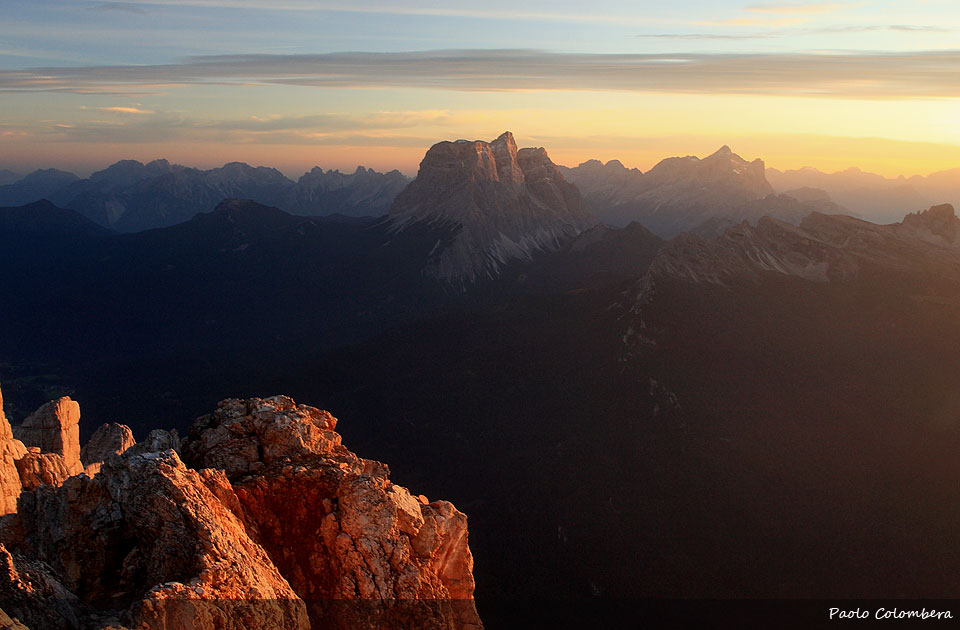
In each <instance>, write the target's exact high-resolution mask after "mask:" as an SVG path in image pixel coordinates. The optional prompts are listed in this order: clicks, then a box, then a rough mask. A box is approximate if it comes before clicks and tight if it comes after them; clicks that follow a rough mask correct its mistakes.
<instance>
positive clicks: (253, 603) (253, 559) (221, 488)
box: [0, 396, 482, 630]
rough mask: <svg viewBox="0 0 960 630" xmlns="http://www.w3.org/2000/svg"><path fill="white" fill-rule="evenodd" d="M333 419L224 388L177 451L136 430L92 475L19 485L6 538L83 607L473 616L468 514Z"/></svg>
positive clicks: (221, 613) (149, 623) (214, 615)
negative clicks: (433, 495) (150, 443)
mask: <svg viewBox="0 0 960 630" xmlns="http://www.w3.org/2000/svg"><path fill="white" fill-rule="evenodd" d="M336 422H337V420H336V418H334V417H333V416H331V415H330V414H329V413H327V412H325V411H320V410H318V409H315V408H313V407H308V406H305V405H297V404H296V403H294V401H293V400H291V399H289V398H287V397H283V396H277V397H273V398H267V399H258V398H254V399H248V400H226V401H223V402H221V403H220V405H219V406H218V408H217V409H216V411H214V413H212V414H210V415H208V416H204V417H201V418H199V419H198V420H197V422H196V423H195V425H194V428H193V430H192V431H191V433H190V435H189V436H188V437H187V438H186V440H184V442H183V445H182V449H181V451H182V454H183V459H181V457H180V455H179V454H178V453H177V452H176V451H174V450H172V449H168V450H164V451H161V452H141V451H146V450H147V449H146V448H145V447H144V446H143V445H142V444H138V445H137V447H135V448H130V449H127V450H126V451H125V452H124V453H123V454H122V455H117V456H113V457H110V458H109V459H108V460H107V461H106V462H104V463H103V464H102V467H101V469H100V473H99V474H98V475H96V476H95V477H93V478H90V477H88V476H85V475H79V476H75V477H71V478H70V479H68V480H66V482H64V483H63V485H62V486H60V487H54V486H51V485H44V486H40V487H38V488H36V489H34V490H29V491H25V492H24V493H23V495H22V497H21V500H20V508H19V512H18V513H17V514H15V515H10V516H7V517H5V519H4V520H3V521H2V522H0V542H2V543H3V544H4V545H6V548H7V549H9V550H11V551H12V552H13V554H14V555H13V556H12V557H13V559H14V560H13V562H14V563H16V562H17V559H18V558H19V559H20V563H26V562H37V561H40V562H43V563H45V566H47V567H49V569H50V576H51V577H50V579H51V580H53V581H54V582H55V583H56V584H57V585H59V588H62V589H63V591H64V592H68V593H70V594H71V595H72V596H73V597H74V598H75V599H76V602H78V603H77V604H76V605H75V606H74V605H71V606H72V607H71V608H70V609H71V610H73V611H74V614H75V615H76V616H77V617H78V618H81V617H83V616H84V615H86V617H84V618H85V619H87V620H88V621H89V620H92V619H94V618H95V617H96V618H101V617H103V618H105V617H104V616H110V615H112V616H113V617H116V618H117V619H119V622H118V623H123V624H124V625H125V626H126V627H129V628H157V629H160V628H169V629H170V630H173V628H183V627H192V628H196V629H197V630H203V629H210V630H213V629H217V630H227V629H231V630H232V629H234V628H236V629H238V630H239V629H240V628H296V629H300V628H303V629H307V628H311V627H313V628H344V629H346V628H356V627H384V628H451V629H453V628H456V629H458V630H459V629H466V628H480V627H482V626H481V624H480V621H479V618H478V617H477V613H476V609H475V606H474V604H473V600H472V595H473V586H474V584H473V575H472V568H473V559H472V556H471V554H470V549H469V547H468V544H467V522H466V521H467V519H466V516H464V515H463V514H462V513H460V512H459V511H457V510H456V508H454V507H453V505H452V504H450V503H448V502H446V501H434V502H432V503H430V502H427V500H426V499H425V498H423V497H414V496H413V495H411V494H410V492H409V491H407V490H406V489H405V488H402V487H400V486H397V485H394V484H392V483H390V481H389V479H388V469H387V467H386V466H385V465H384V464H381V463H379V462H374V461H371V460H365V459H361V458H359V457H357V456H356V455H355V454H354V453H352V452H351V451H349V450H348V449H347V448H345V447H344V446H343V445H342V444H341V440H340V436H339V434H337V433H336V432H335V431H334V428H335V427H336ZM168 437H169V436H168ZM161 442H162V440H161ZM30 601H32V602H33V604H32V606H33V607H32V608H31V605H30V603H29V602H30ZM44 601H46V600H44V596H43V594H42V593H39V594H35V597H34V599H33V600H29V601H28V604H26V605H21V606H20V609H19V610H21V618H20V621H21V622H23V623H27V625H28V627H32V626H29V623H28V622H27V619H28V618H29V615H26V614H24V613H22V611H23V610H27V612H30V611H41V610H43V609H44V605H43V602H44ZM7 613H8V614H10V611H7ZM36 614H39V613H36ZM98 616H99V617H98ZM111 618H112V617H111ZM117 627H119V626H117Z"/></svg>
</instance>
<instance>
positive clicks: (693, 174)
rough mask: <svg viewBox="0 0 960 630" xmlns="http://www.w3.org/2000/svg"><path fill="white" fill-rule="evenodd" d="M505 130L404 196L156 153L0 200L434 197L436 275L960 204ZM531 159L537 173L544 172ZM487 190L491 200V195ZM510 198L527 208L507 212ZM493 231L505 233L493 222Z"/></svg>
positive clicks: (168, 219)
mask: <svg viewBox="0 0 960 630" xmlns="http://www.w3.org/2000/svg"><path fill="white" fill-rule="evenodd" d="M505 135H507V136H509V138H505V137H504V136H501V138H498V139H497V140H495V141H493V142H490V143H485V142H483V143H479V144H478V143H475V142H474V143H471V142H465V141H458V142H455V143H451V142H446V143H440V144H438V145H436V146H434V147H433V148H431V150H430V151H429V152H428V153H427V156H426V158H425V159H424V162H423V163H422V164H421V173H420V176H419V178H418V179H419V181H418V182H416V183H414V185H413V186H412V187H411V189H410V190H407V191H406V192H405V193H404V194H403V195H401V193H402V192H404V190H405V189H406V188H407V185H408V184H410V182H411V180H410V179H409V178H407V177H405V176H404V175H402V174H401V173H399V172H398V171H390V172H388V173H378V172H376V171H373V170H369V169H366V168H364V167H362V166H359V167H357V170H356V171H355V172H354V173H350V174H345V173H341V172H339V171H336V170H331V171H324V170H323V169H321V168H319V167H315V168H313V169H312V170H311V171H309V172H308V173H305V174H304V175H303V176H301V177H300V178H299V180H297V181H296V182H295V181H293V180H291V179H288V178H287V177H285V176H284V175H283V174H282V173H280V172H279V171H277V170H276V169H272V168H267V167H252V166H249V165H247V164H243V163H239V162H232V163H229V164H226V165H224V166H223V167H220V168H215V169H210V170H200V169H196V168H189V167H185V166H179V165H175V164H170V163H169V162H167V161H166V160H155V161H153V162H149V163H147V164H143V163H141V162H137V161H135V160H123V161H120V162H117V163H116V164H113V165H111V166H110V167H108V168H106V169H104V170H102V171H98V172H96V173H94V174H92V175H91V176H90V177H89V178H87V179H80V178H78V177H77V176H76V175H74V174H72V173H67V172H64V171H58V170H56V169H45V170H39V171H35V172H33V173H31V174H29V175H27V176H26V177H22V178H21V177H19V176H17V175H16V174H14V173H12V172H10V171H0V206H19V205H25V204H28V203H31V202H34V201H38V200H40V199H48V200H50V201H52V202H54V203H55V204H56V205H58V206H59V207H62V208H71V209H74V210H77V211H78V212H80V214H82V215H83V216H85V217H87V218H89V219H90V220H92V221H94V222H95V223H97V224H99V225H101V226H103V227H107V228H110V229H112V230H115V231H119V232H138V231H142V230H145V229H153V228H157V227H167V226H170V225H175V224H177V223H182V222H184V221H187V220H189V219H190V218H191V217H193V216H194V215H195V214H197V213H199V212H209V211H210V210H212V209H213V208H214V207H216V205H217V204H219V203H220V202H221V201H223V200H224V199H250V200H253V201H256V202H258V203H262V204H264V205H268V206H273V207H277V208H280V209H283V210H285V211H287V212H290V213H292V214H297V215H304V216H328V215H343V216H348V217H361V216H383V215H386V214H388V213H390V214H391V215H392V216H394V217H395V218H398V219H404V220H408V219H409V218H411V217H412V216H415V215H416V216H419V215H421V214H424V213H425V212H427V211H425V210H424V209H425V208H428V209H429V210H428V212H429V213H430V214H431V219H430V220H445V221H451V220H452V221H454V222H456V223H458V224H460V225H461V226H462V234H461V235H460V236H459V237H458V240H457V242H458V243H459V245H458V246H457V247H455V248H451V249H448V251H447V253H446V254H445V255H444V256H443V259H442V260H438V261H437V264H436V265H435V266H434V268H433V271H432V273H434V274H435V275H437V276H439V277H454V276H457V277H459V276H463V277H465V278H474V277H479V276H487V275H490V273H494V274H495V273H496V271H495V270H496V268H497V267H498V266H500V265H502V264H503V262H504V259H505V257H506V258H512V257H517V256H519V257H524V256H529V254H530V251H532V249H531V248H533V249H536V248H541V247H553V246H555V245H556V240H557V237H559V236H561V235H571V234H575V233H576V232H578V231H579V230H582V229H583V228H585V227H588V226H589V225H592V224H593V223H594V222H601V223H605V224H607V225H611V226H614V227H623V226H625V225H628V224H629V223H630V222H632V221H637V222H639V223H641V224H643V225H644V226H646V227H647V228H648V229H650V230H652V231H653V232H655V233H656V234H658V235H660V236H661V237H664V238H671V237H673V236H675V235H676V234H679V233H681V232H691V233H695V234H700V235H702V236H717V235H719V234H721V233H722V232H723V230H725V229H726V228H728V227H732V226H735V225H738V224H740V223H743V222H744V221H746V222H747V223H749V224H751V225H755V224H756V222H757V221H758V220H759V219H760V217H763V216H769V217H772V218H776V219H780V220H783V221H786V222H788V223H791V224H794V225H796V224H798V223H799V222H800V221H801V220H802V219H803V218H804V217H805V216H807V215H808V214H810V213H811V212H820V213H822V214H849V215H852V216H858V217H861V218H864V219H867V220H870V221H874V222H878V223H889V222H892V221H896V220H898V219H899V218H900V217H902V216H903V215H904V214H907V213H909V212H914V211H917V210H920V209H923V208H926V207H928V206H930V205H934V204H936V203H944V202H947V203H954V204H960V169H953V170H948V171H942V172H939V173H934V174H932V175H929V176H926V177H921V176H914V177H910V178H904V177H901V178H898V179H888V178H884V177H882V176H880V175H876V174H873V173H866V172H863V171H861V170H859V169H855V168H851V169H847V170H846V171H841V172H837V173H823V172H821V171H818V170H816V169H812V168H803V169H799V170H790V171H779V170H777V169H774V168H764V164H763V161H762V160H759V159H757V160H753V161H752V162H748V161H746V160H744V159H743V158H741V157H740V156H739V155H737V154H736V153H734V152H733V151H732V150H731V149H730V148H729V147H727V146H723V147H721V148H720V149H719V150H718V151H716V152H715V153H713V154H712V155H710V156H707V157H705V158H702V159H701V158H698V157H695V156H686V157H672V158H667V159H665V160H662V161H661V162H659V163H658V164H657V165H656V166H654V167H653V168H652V169H650V170H649V171H648V172H646V173H643V172H641V171H640V170H638V169H635V168H633V169H627V168H626V167H624V166H623V164H622V163H621V162H619V161H617V160H611V161H609V162H607V163H606V164H603V163H601V162H600V161H598V160H589V161H587V162H584V163H582V164H580V165H579V166H577V167H574V168H568V167H565V166H557V165H554V164H553V162H551V161H550V159H549V157H547V155H546V152H545V151H543V150H542V149H540V150H539V151H540V152H541V153H542V155H541V153H536V154H535V153H534V150H533V149H524V150H517V149H516V144H515V142H514V140H513V136H512V135H511V134H509V132H508V133H507V134H505ZM471 146H472V147H474V148H476V147H480V148H479V149H477V150H478V151H479V153H477V155H476V156H472V157H471V156H469V155H467V153H469V152H470V149H469V147H471ZM504 147H507V148H504ZM509 147H513V148H512V149H511V148H509ZM495 152H496V155H494V153H495ZM461 154H462V155H461ZM454 165H456V167H455V168H454ZM500 169H503V172H502V173H501V171H500ZM527 169H532V171H535V172H536V174H535V175H534V181H530V177H531V176H530V174H529V173H527ZM441 184H442V185H441ZM570 184H573V185H574V186H575V187H576V190H575V189H574V187H573V186H570ZM448 188H449V189H450V190H453V189H456V192H450V193H449V196H448V197H445V198H442V199H441V198H437V196H436V195H437V191H441V190H442V191H447V189H448ZM443 194H447V193H446V192H444V193H443ZM478 195H479V196H478ZM578 195H579V198H575V197H577V196H578ZM398 196H399V199H398V203H397V204H396V206H395V205H394V200H395V199H397V198H398ZM480 198H484V199H486V200H487V201H481V202H478V201H477V199H480ZM478 203H480V204H481V205H482V204H483V203H488V204H492V205H491V207H494V206H495V207H498V208H500V210H499V211H498V212H495V213H487V212H480V211H481V210H484V208H482V207H481V206H479V205H477V204H478ZM508 206H509V207H524V208H526V210H524V211H523V212H519V213H513V214H511V213H510V212H508V213H507V214H503V210H504V209H505V208H507V207H508ZM543 208H550V209H551V211H555V210H557V209H560V214H562V215H563V218H562V219H560V222H559V223H555V222H553V220H552V219H550V220H548V221H547V222H543V221H542V219H543ZM478 212H480V214H478ZM480 215H483V216H484V217H486V218H485V219H484V221H485V223H487V224H486V225H484V226H480V225H479V224H478V223H477V222H476V221H473V220H472V219H471V217H475V216H480ZM493 216H499V217H500V218H499V219H496V220H494V219H493V218H492V217H493ZM513 216H518V217H519V216H522V217H523V218H522V219H518V220H517V221H519V223H517V222H516V221H515V220H514V219H513V218H505V217H513ZM557 216H558V217H559V216H560V215H557ZM491 221H494V222H495V223H496V224H494V223H490V222H491ZM561 223H562V225H561ZM528 228H531V229H528ZM487 229H489V230H492V232H489V233H482V232H483V231H484V230H487ZM518 230H519V231H518ZM501 232H502V236H501ZM521 232H523V236H522V237H521V236H520V233H521ZM497 239H500V240H499V241H498V242H497V243H496V244H494V241H495V240H497ZM518 239H519V240H518ZM481 242H482V246H481ZM551 243H552V244H551ZM468 251H470V252H472V253H471V254H467V252H468ZM470 256H475V258H470ZM477 257H478V258H477Z"/></svg>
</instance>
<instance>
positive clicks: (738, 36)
mask: <svg viewBox="0 0 960 630" xmlns="http://www.w3.org/2000/svg"><path fill="white" fill-rule="evenodd" d="M884 31H891V32H901V33H950V32H953V29H949V28H943V27H940V26H913V25H908V24H875V25H868V26H856V25H850V26H826V27H823V28H790V29H777V30H773V31H752V32H749V33H641V34H639V35H637V37H641V38H646V39H691V40H700V39H709V40H728V39H729V40H744V39H773V38H783V37H803V36H807V35H833V34H836V35H847V34H850V33H876V32H884Z"/></svg>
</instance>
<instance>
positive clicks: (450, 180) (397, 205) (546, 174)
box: [390, 132, 593, 287]
mask: <svg viewBox="0 0 960 630" xmlns="http://www.w3.org/2000/svg"><path fill="white" fill-rule="evenodd" d="M390 214H391V217H392V218H393V220H394V222H395V223H396V225H398V226H399V228H400V229H402V228H403V227H404V226H405V225H407V224H409V223H411V222H420V221H429V222H443V223H447V224H449V225H450V226H451V227H452V228H453V229H454V230H456V236H455V237H454V238H453V239H452V241H451V242H450V243H448V244H446V245H443V244H442V243H438V250H437V251H436V252H434V253H435V257H434V260H433V262H432V264H431V266H430V273H432V274H433V275H436V276H437V277H439V278H440V279H442V280H445V281H448V282H450V283H451V284H453V285H456V286H461V287H462V286H464V285H465V284H467V283H471V282H474V281H476V280H478V279H480V278H484V277H487V278H490V277H495V276H497V275H498V273H499V271H500V269H501V267H502V266H503V265H504V264H505V263H507V262H508V261H510V260H514V259H529V258H530V257H531V256H532V255H533V254H534V252H536V251H540V250H554V249H557V248H558V247H559V246H560V243H561V242H562V241H564V240H566V239H569V238H572V237H574V236H576V235H577V234H579V233H580V232H581V231H582V230H583V229H585V228H586V227H589V226H590V225H591V224H592V223H593V220H592V218H591V217H590V215H589V213H588V212H587V211H586V210H585V209H584V207H583V203H582V200H581V198H580V194H579V192H578V191H577V189H576V187H575V186H573V185H572V184H570V183H569V182H567V181H566V180H565V179H564V177H563V175H562V174H561V173H560V171H559V169H558V168H557V167H556V165H555V164H554V163H553V162H551V161H550V158H549V156H547V153H546V151H545V150H543V149H542V148H537V149H518V148H517V144H516V141H515V140H514V137H513V134H512V133H510V132H506V133H503V134H502V135H500V136H499V137H498V138H497V139H496V140H493V141H492V142H483V141H467V140H458V141H456V142H440V143H438V144H435V145H434V146H433V147H431V148H430V150H429V151H427V154H426V156H424V158H423V161H422V162H421V163H420V171H419V173H418V174H417V178H416V179H415V180H414V181H413V182H411V183H410V185H409V186H407V188H406V189H405V190H404V191H403V192H402V193H400V194H399V195H398V196H397V198H396V200H395V201H394V204H393V208H392V209H391V212H390Z"/></svg>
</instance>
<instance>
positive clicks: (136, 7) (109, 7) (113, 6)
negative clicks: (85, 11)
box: [89, 2, 150, 14]
mask: <svg viewBox="0 0 960 630" xmlns="http://www.w3.org/2000/svg"><path fill="white" fill-rule="evenodd" d="M89 9H90V10H91V11H120V12H123V13H140V14H146V13H149V12H150V11H148V10H147V8H146V7H144V6H143V5H140V4H134V3H132V2H103V3H101V4H95V5H93V6H92V7H89Z"/></svg>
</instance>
